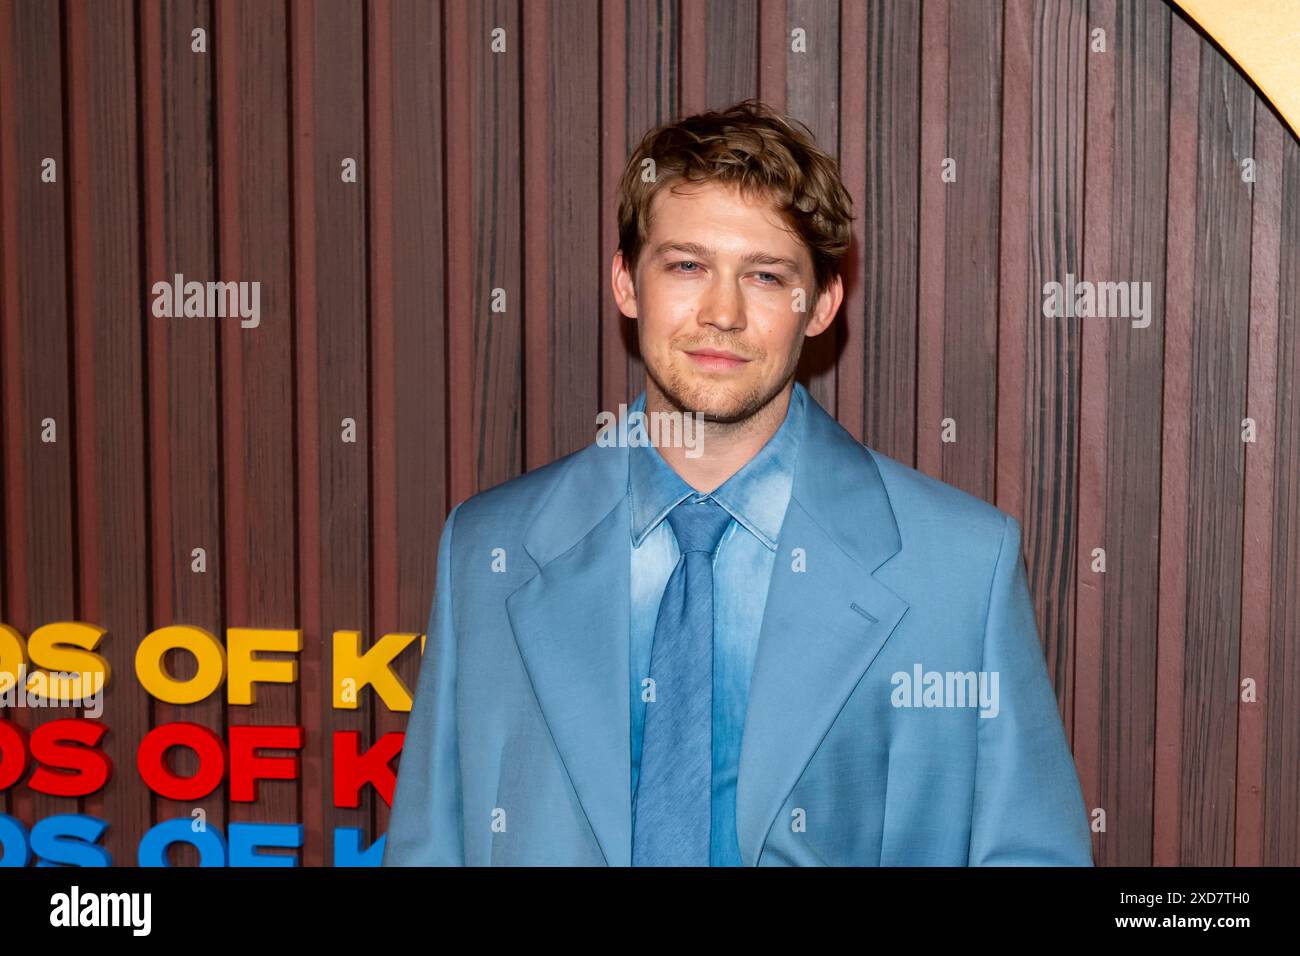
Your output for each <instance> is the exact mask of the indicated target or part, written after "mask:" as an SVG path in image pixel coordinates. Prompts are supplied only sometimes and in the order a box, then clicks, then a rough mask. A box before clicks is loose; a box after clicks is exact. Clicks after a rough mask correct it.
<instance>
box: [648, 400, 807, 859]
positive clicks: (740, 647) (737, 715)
mask: <svg viewBox="0 0 1300 956" xmlns="http://www.w3.org/2000/svg"><path fill="white" fill-rule="evenodd" d="M803 395H804V392H803V390H802V389H798V388H796V389H793V390H792V391H791V395H790V407H789V409H788V410H787V412H786V416H785V421H784V422H783V423H782V424H781V427H780V428H779V429H777V431H776V433H775V434H774V435H773V436H772V437H771V438H770V439H768V441H767V443H766V444H765V445H764V446H763V447H762V448H761V449H760V450H759V452H758V454H756V455H755V456H754V457H753V458H751V459H750V460H749V461H748V462H747V463H746V464H745V466H744V467H743V468H741V469H740V470H739V471H738V472H736V473H735V474H734V475H732V476H731V477H730V478H728V479H727V480H726V481H725V482H723V484H722V485H721V486H719V487H718V488H716V489H714V490H713V491H712V492H710V493H709V494H699V493H697V492H696V491H695V489H693V488H692V487H691V486H690V485H688V484H687V483H686V482H685V481H684V480H683V479H682V478H681V476H679V475H678V474H677V473H676V472H675V471H673V469H672V467H671V466H669V464H668V463H667V462H666V461H664V459H663V456H662V455H660V454H659V452H658V450H657V449H655V448H654V447H653V446H650V445H635V446H633V447H631V448H630V449H629V459H628V504H629V511H630V513H631V519H632V528H631V534H632V548H631V551H632V595H631V598H632V599H631V614H632V620H631V631H630V633H631V648H630V651H631V653H630V656H629V666H630V674H629V677H630V687H631V717H632V793H633V794H634V795H635V793H636V786H637V780H638V777H639V774H640V767H641V737H642V733H643V728H644V726H645V708H646V704H645V702H644V701H642V699H641V693H642V681H643V680H644V679H645V678H646V677H648V676H650V655H651V651H652V650H653V648H654V633H655V622H656V620H657V619H658V615H659V601H660V598H662V596H663V592H664V587H665V586H666V585H667V583H668V578H669V577H670V576H671V575H672V572H673V568H675V567H676V566H677V559H678V558H679V556H680V552H679V551H678V549H677V540H676V538H675V537H674V536H673V531H672V526H671V525H670V524H669V523H668V522H667V521H665V520H664V518H666V517H667V515H668V512H669V511H671V510H672V509H673V508H675V507H676V506H677V505H678V504H679V503H681V502H682V501H683V500H684V499H686V498H691V499H693V500H700V499H704V498H710V497H711V498H713V499H714V500H715V501H717V503H718V504H719V505H721V506H722V507H723V508H725V509H726V510H727V512H728V513H729V514H730V515H731V517H732V521H731V523H730V524H729V525H728V526H727V529H726V531H724V532H723V534H722V540H721V543H720V544H719V546H718V550H717V552H716V553H715V554H714V558H713V797H712V807H711V810H712V814H711V827H710V841H709V842H710V846H709V865H710V866H740V865H741V860H740V847H739V845H738V843H737V839H736V776H737V773H738V771H739V767H740V744H741V738H742V735H743V733H744V729H745V707H746V703H747V701H748V698H749V681H750V676H751V674H752V673H753V669H754V655H755V652H756V651H757V650H758V637H759V629H760V627H761V625H762V623H763V611H764V608H765V607H766V604H767V589H768V583H769V581H770V580H771V577H772V566H773V562H774V561H775V560H776V542H777V538H778V536H779V534H780V531H781V524H782V522H783V521H784V520H785V511H786V506H787V505H788V504H789V503H790V489H791V487H792V486H793V483H794V463H795V456H796V452H797V449H798V444H799V438H800V435H801V434H802V431H803V417H804V397H803ZM644 409H645V393H644V392H642V393H641V395H640V396H639V397H638V398H637V400H636V402H635V403H634V404H633V405H632V408H631V409H630V410H631V411H644ZM634 825H635V824H634Z"/></svg>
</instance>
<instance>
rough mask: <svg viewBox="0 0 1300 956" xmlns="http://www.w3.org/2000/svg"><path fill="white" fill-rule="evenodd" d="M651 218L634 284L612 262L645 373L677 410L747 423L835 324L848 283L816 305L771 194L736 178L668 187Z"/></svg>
mask: <svg viewBox="0 0 1300 956" xmlns="http://www.w3.org/2000/svg"><path fill="white" fill-rule="evenodd" d="M650 219H651V226H650V235H649V237H648V238H647V241H646V243H645V245H644V246H643V247H642V250H641V254H640V258H639V261H638V263H637V269H636V277H635V280H636V281H635V283H633V282H632V277H631V276H630V275H629V274H628V272H627V270H626V267H625V265H624V263H623V260H622V257H621V255H617V254H616V255H615V257H614V270H613V282H614V295H615V297H616V298H617V300H618V303H619V308H620V309H621V310H622V312H623V314H624V315H626V316H628V317H629V318H635V319H636V320H637V329H638V338H639V341H640V345H641V355H642V357H643V358H644V360H645V364H646V372H647V373H648V375H649V376H650V378H651V380H652V383H653V384H654V385H656V386H658V388H659V390H660V391H661V392H662V393H663V394H664V396H665V398H666V399H667V400H668V403H669V404H670V405H671V406H672V407H674V408H676V409H678V410H681V411H687V412H702V413H703V414H704V416H705V418H706V419H708V420H713V421H723V422H738V421H743V420H745V419H747V418H749V417H751V416H752V415H754V414H755V413H756V412H757V411H759V410H760V409H762V408H763V407H764V406H766V405H767V404H768V403H769V402H770V401H772V399H773V398H775V397H776V395H778V394H779V393H780V392H781V391H782V389H784V387H785V385H786V383H787V382H789V381H790V378H791V377H792V376H793V375H794V372H795V366H796V365H797V364H798V362H799V353H800V350H801V349H802V347H803V338H804V336H805V335H817V334H819V333H821V332H822V331H824V330H825V329H826V327H827V326H829V325H830V322H831V320H832V319H833V318H834V316H835V312H836V310H837V309H838V308H839V303H840V299H841V297H842V290H841V287H840V282H839V279H838V278H837V279H835V280H834V281H833V282H832V284H831V287H830V288H828V289H827V290H825V293H824V294H823V295H822V296H821V297H820V299H819V300H818V301H817V302H813V301H812V285H813V265H812V256H811V254H810V253H809V251H808V249H807V247H806V246H804V244H803V243H802V242H801V241H800V239H799V238H798V236H797V235H795V234H794V233H792V232H791V231H790V230H789V228H788V227H787V226H786V225H785V223H784V222H783V221H782V219H781V217H780V214H779V213H778V212H777V210H776V207H775V206H774V205H773V204H772V203H771V202H770V201H769V200H767V199H765V198H757V197H756V198H746V197H744V196H742V195H741V193H740V191H739V189H738V188H736V187H733V186H730V185H727V184H720V183H705V184H695V185H691V186H689V187H684V186H681V185H679V186H678V188H677V190H676V191H675V190H673V189H662V190H660V191H659V193H658V194H656V196H655V198H654V201H653V204H652V207H651V217H650ZM799 290H802V294H800V293H799ZM800 299H802V300H803V302H802V308H803V311H796V309H797V308H798V307H800Z"/></svg>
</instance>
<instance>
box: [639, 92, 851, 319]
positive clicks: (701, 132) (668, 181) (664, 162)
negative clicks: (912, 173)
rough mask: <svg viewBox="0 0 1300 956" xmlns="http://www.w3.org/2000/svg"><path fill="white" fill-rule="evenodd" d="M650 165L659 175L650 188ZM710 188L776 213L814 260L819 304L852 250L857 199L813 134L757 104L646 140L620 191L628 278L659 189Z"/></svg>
mask: <svg viewBox="0 0 1300 956" xmlns="http://www.w3.org/2000/svg"><path fill="white" fill-rule="evenodd" d="M647 159H650V160H653V161H654V172H655V175H654V178H653V180H652V181H648V182H647V181H646V180H645V178H644V177H643V176H642V169H643V168H645V165H646V164H645V161H646V160H647ZM710 181H712V182H723V183H729V184H734V185H736V186H739V187H740V190H741V192H742V194H743V195H745V196H747V197H753V196H763V197H766V198H767V199H769V200H770V201H771V202H772V203H773V204H774V205H775V206H776V207H777V209H778V210H779V211H780V213H781V215H782V216H783V217H784V219H785V220H786V222H787V223H788V224H789V226H790V228H791V229H792V230H793V231H794V233H795V234H796V235H798V236H799V238H800V239H801V240H802V241H803V243H804V245H805V246H806V247H807V248H808V251H809V252H810V253H811V255H812V261H813V276H814V282H815V284H816V287H815V289H814V290H813V297H812V301H814V302H815V301H816V299H817V296H818V295H819V294H820V293H821V291H822V290H824V289H825V288H826V286H827V284H828V283H829V282H830V280H831V279H832V278H833V277H834V276H836V275H838V274H839V272H840V264H841V262H842V261H843V259H844V254H845V253H846V252H847V251H848V248H849V242H850V240H851V237H852V222H853V219H854V216H853V214H852V209H853V199H852V197H850V196H849V192H848V190H847V189H845V188H844V183H843V182H842V181H841V180H840V173H839V164H838V163H837V162H836V161H835V158H834V157H833V156H830V155H828V154H827V153H825V152H823V151H822V150H821V149H819V148H818V147H817V144H816V142H815V141H814V139H813V135H812V131H811V130H810V129H809V128H808V127H807V126H806V125H804V124H803V123H801V122H799V121H798V120H795V119H791V118H789V117H786V116H783V115H782V114H780V113H778V112H776V111H775V110H773V109H772V108H771V107H770V106H768V105H767V104H766V103H763V102H762V101H761V100H756V99H747V100H743V101H742V102H740V103H737V104H736V105H734V106H731V107H729V108H727V109H725V110H721V111H709V112H704V113H697V114H696V115H694V116H688V117H686V118H684V119H679V120H677V121H676V122H675V123H669V124H665V125H662V126H657V127H655V128H654V129H652V130H650V131H649V132H648V133H646V134H645V136H643V137H642V138H641V142H640V144H639V145H638V146H637V148H636V149H635V150H634V151H633V153H632V156H631V158H630V159H628V162H627V166H626V168H624V170H623V176H622V179H621V180H620V181H619V187H618V247H619V250H620V251H621V252H622V253H623V259H624V262H625V263H626V265H627V268H628V271H629V272H630V273H632V274H633V275H634V276H635V274H636V263H637V258H638V257H639V256H640V254H641V249H642V247H643V246H644V245H645V241H646V238H647V237H648V236H649V234H650V205H651V201H652V200H653V199H654V197H655V195H656V194H657V193H658V192H659V190H660V189H663V188H665V187H668V188H676V187H677V186H678V185H681V184H698V183H702V182H710Z"/></svg>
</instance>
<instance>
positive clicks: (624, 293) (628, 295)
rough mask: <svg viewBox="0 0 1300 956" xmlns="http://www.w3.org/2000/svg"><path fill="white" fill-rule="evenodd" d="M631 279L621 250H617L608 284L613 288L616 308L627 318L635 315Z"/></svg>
mask: <svg viewBox="0 0 1300 956" xmlns="http://www.w3.org/2000/svg"><path fill="white" fill-rule="evenodd" d="M633 279H634V277H633V275H632V273H631V272H630V271H629V270H628V268H627V263H626V262H624V261H623V250H622V249H619V250H617V251H616V252H615V253H614V261H613V263H612V264H611V267H610V274H609V284H610V288H611V289H613V290H614V301H615V302H617V303H618V310H619V311H620V312H622V313H623V314H624V315H625V316H627V317H628V318H629V319H635V318H636V317H637V306H636V285H635V283H634V281H633Z"/></svg>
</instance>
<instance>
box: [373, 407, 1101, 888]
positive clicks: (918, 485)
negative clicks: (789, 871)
mask: <svg viewBox="0 0 1300 956" xmlns="http://www.w3.org/2000/svg"><path fill="white" fill-rule="evenodd" d="M796 388H802V386H801V385H796ZM804 427H805V431H804V435H803V438H802V440H801V441H800V444H799V456H798V462H797V464H796V467H795V478H794V487H793V491H792V494H791V500H790V505H789V509H788V510H787V512H786V516H785V522H784V524H783V526H782V528H781V534H780V540H779V543H778V550H777V560H776V565H775V568H774V570H773V573H772V579H771V582H770V585H769V591H768V596H767V605H766V610H765V613H764V618H763V624H762V629H761V634H760V638H759V647H758V652H757V658H756V661H755V665H754V674H753V680H752V683H751V686H750V695H749V703H748V710H747V713H746V717H745V728H744V736H743V743H742V749H741V757H740V770H739V777H738V780H737V787H736V825H737V831H738V837H739V844H740V854H741V859H742V861H743V863H744V864H745V865H747V866H755V865H758V866H783V865H795V866H801V865H836V866H840V865H865V866H875V865H882V866H900V865H901V866H917V865H920V866H964V865H1020V864H1028V865H1071V866H1091V865H1092V849H1091V838H1090V834H1089V828H1088V824H1087V816H1086V812H1085V809H1084V804H1083V799H1082V795H1081V792H1080V787H1079V779H1078V775H1077V773H1076V771H1075V766H1074V760H1073V757H1072V756H1071V753H1070V749H1069V746H1068V744H1067V741H1066V738H1065V733H1064V729H1063V727H1062V724H1061V719H1060V716H1059V713H1058V710H1057V703H1056V697H1055V695H1054V694H1053V692H1052V687H1051V684H1050V683H1049V681H1048V675H1047V669H1046V666H1045V663H1044V657H1043V650H1042V647H1041V645H1040V643H1039V639H1038V633H1037V628H1036V624H1035V620H1034V612H1033V607H1032V604H1031V603H1030V597H1029V590H1028V587H1027V584H1026V577H1025V570H1024V562H1023V559H1022V557H1021V551H1020V546H1021V535H1020V526H1019V524H1018V523H1017V522H1016V520H1015V519H1014V518H1012V517H1010V516H1009V515H1007V514H1005V513H1003V512H1001V511H999V510H998V509H996V508H994V507H993V506H992V505H989V504H987V503H986V502H984V501H981V500H980V499H978V498H975V497H973V496H971V495H968V494H966V493H965V492H962V491H960V490H958V489H956V488H954V487H952V486H950V485H947V484H944V483H942V482H940V481H937V480H935V479H933V478H930V477H927V476H926V475H923V474H921V473H920V472H918V471H915V470H913V469H911V468H909V467H907V466H905V465H903V464H901V463H900V462H897V461H895V460H893V459H891V458H888V457H886V456H885V455H882V454H880V453H879V452H876V451H874V450H872V449H869V448H867V447H865V446H863V445H861V444H859V443H858V442H857V441H855V440H854V439H853V437H852V436H851V435H849V433H848V432H846V431H845V430H844V429H843V428H841V427H840V425H839V424H838V423H837V422H835V420H834V419H832V418H831V417H830V416H829V415H828V414H827V413H826V412H825V411H824V410H823V409H822V408H821V406H820V405H818V404H817V403H816V402H815V401H814V400H812V398H811V396H808V405H807V415H806V419H805V426H804ZM627 452H628V450H627V448H618V447H613V448H611V447H601V446H598V445H596V444H594V443H593V444H592V445H589V446H588V447H586V448H584V449H583V450H581V451H579V452H576V453H574V454H572V455H569V456H567V457H565V458H561V459H559V460H558V461H555V462H552V463H551V464H549V465H546V466H544V467H542V468H538V469H537V470H535V471H532V472H529V473H528V474H525V475H522V476H520V477H518V478H515V479H513V480H511V481H508V482H506V483H504V484H502V485H499V486H497V487H495V488H492V489H490V490H488V491H485V492H482V493H481V494H477V495H475V496H473V497H472V498H469V499H468V500H466V501H464V502H462V503H461V504H459V505H457V506H456V507H455V508H454V509H453V510H452V513H451V515H450V516H449V517H448V519H447V523H446V526H445V529H444V531H443V535H442V541H441V544H440V546H439V550H438V577H437V585H436V594H435V599H434V606H433V611H432V614H431V618H430V622H429V631H428V640H427V645H426V648H425V652H424V657H423V660H422V662H421V665H420V674H419V680H418V683H417V687H416V692H415V700H414V703H413V707H412V711H411V715H410V719H409V722H408V725H407V731H406V740H405V744H404V747H403V751H402V756H401V762H400V764H399V769H398V777H397V786H396V791H395V794H394V799H393V808H392V814H391V817H390V823H389V830H388V833H387V835H386V841H385V846H384V854H383V865H385V866H412V865H453V866H462V865H470V866H481V865H496V866H500V865H594V866H602V865H610V866H628V865H630V863H631V848H632V826H631V793H630V784H629V777H628V767H629V759H630V755H629V746H630V745H629V733H628V730H629V728H628V723H629V718H628V706H627V701H628V679H629V678H628V627H629V574H630V548H631V543H630V534H629V515H628V503H627V493H626V492H627V463H628V453H627ZM498 549H499V550H498ZM502 561H504V570H501V569H500V567H501V562H502ZM494 562H495V565H496V567H497V570H494ZM930 672H934V674H935V675H936V676H935V677H927V676H926V675H929V674H930ZM995 675H996V676H995ZM917 676H920V677H921V680H920V682H919V684H918V685H917V686H909V683H911V684H917V682H916V681H915V680H914V678H915V677H917ZM981 678H983V686H984V688H985V689H986V692H988V697H986V702H991V703H990V706H985V707H983V708H981V707H979V706H971V704H972V703H976V701H975V700H974V699H973V698H974V694H972V695H971V697H970V698H967V699H966V700H965V701H963V700H962V698H961V697H960V696H959V695H958V693H957V692H958V691H959V690H961V689H963V688H965V689H967V690H971V689H974V688H977V687H978V686H979V685H980V681H981ZM936 681H937V682H938V683H937V684H936ZM993 691H996V693H992V692H993ZM927 702H929V703H930V704H934V703H940V704H947V705H948V706H927V705H926V704H927ZM963 704H966V705H965V706H963ZM904 705H907V706H904ZM981 710H983V712H985V713H989V714H995V715H992V716H981Z"/></svg>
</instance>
